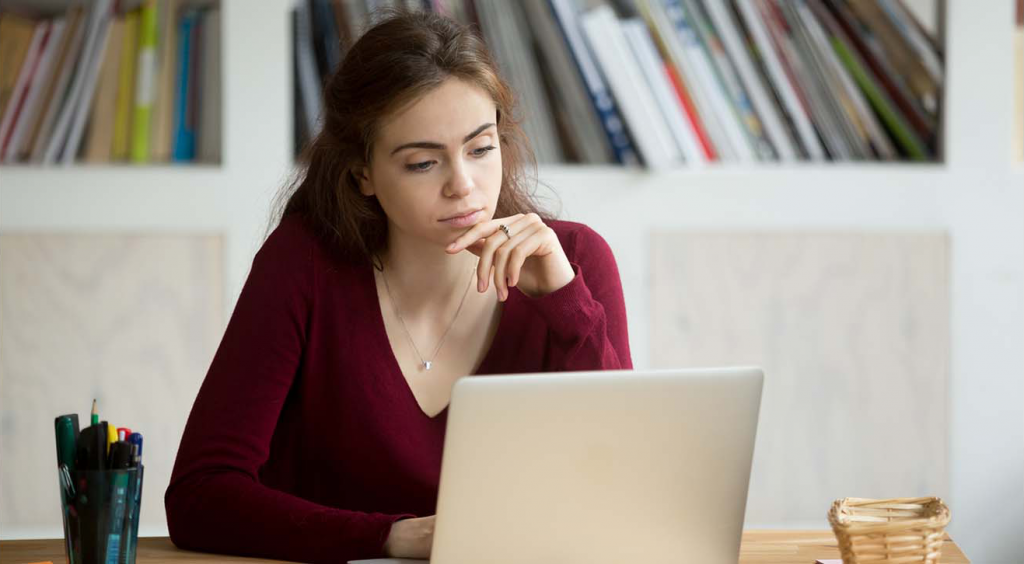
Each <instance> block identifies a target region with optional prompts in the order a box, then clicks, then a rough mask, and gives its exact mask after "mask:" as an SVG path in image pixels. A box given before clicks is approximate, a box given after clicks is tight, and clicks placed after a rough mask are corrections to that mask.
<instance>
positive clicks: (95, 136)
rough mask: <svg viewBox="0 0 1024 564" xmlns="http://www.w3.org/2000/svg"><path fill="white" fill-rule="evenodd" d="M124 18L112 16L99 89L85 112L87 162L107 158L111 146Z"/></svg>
mask: <svg viewBox="0 0 1024 564" xmlns="http://www.w3.org/2000/svg"><path fill="white" fill-rule="evenodd" d="M125 29H126V20H125V18H123V17H118V18H114V20H113V22H111V24H110V36H109V37H108V39H107V49H106V52H105V54H104V56H103V63H102V64H101V65H100V74H99V90H98V91H97V92H96V96H95V98H94V99H93V103H92V110H91V113H90V115H89V132H88V136H87V138H86V140H85V151H84V155H83V160H85V162H90V163H105V162H110V161H111V155H112V152H113V145H114V125H115V119H114V117H115V113H116V111H117V94H118V86H119V84H118V74H119V73H120V70H121V69H120V65H121V52H122V49H124V45H123V41H124V34H125Z"/></svg>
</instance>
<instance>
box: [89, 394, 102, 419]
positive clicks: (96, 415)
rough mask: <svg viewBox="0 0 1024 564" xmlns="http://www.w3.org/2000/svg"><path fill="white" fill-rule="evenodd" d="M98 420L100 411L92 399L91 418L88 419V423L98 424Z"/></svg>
mask: <svg viewBox="0 0 1024 564" xmlns="http://www.w3.org/2000/svg"><path fill="white" fill-rule="evenodd" d="M99 422H100V412H99V410H98V409H96V400H95V399H94V400H92V419H91V420H90V421H89V424H90V425H98V424H99Z"/></svg>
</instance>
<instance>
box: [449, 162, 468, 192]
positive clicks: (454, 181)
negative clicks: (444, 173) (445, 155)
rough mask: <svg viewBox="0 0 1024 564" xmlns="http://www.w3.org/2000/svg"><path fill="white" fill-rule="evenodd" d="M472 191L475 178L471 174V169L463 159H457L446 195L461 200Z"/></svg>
mask: <svg viewBox="0 0 1024 564" xmlns="http://www.w3.org/2000/svg"><path fill="white" fill-rule="evenodd" d="M472 191H473V177H472V176H470V174H469V168H468V167H467V166H466V165H465V163H463V162H462V160H461V159H456V160H455V161H454V164H453V165H452V168H451V174H450V175H449V177H448V182H447V185H446V186H445V195H446V196H449V197H458V198H461V197H463V196H466V195H468V194H469V193H470V192H472Z"/></svg>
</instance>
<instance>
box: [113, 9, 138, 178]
mask: <svg viewBox="0 0 1024 564" xmlns="http://www.w3.org/2000/svg"><path fill="white" fill-rule="evenodd" d="M140 17H141V14H140V12H139V10H131V11H129V12H127V13H126V14H124V16H123V20H124V24H123V25H124V29H123V31H122V33H121V49H120V53H119V55H120V61H119V65H118V73H117V100H116V103H115V106H114V107H115V110H114V136H113V140H112V147H111V155H110V157H111V160H113V161H126V160H128V155H129V148H130V147H131V137H132V105H133V100H134V99H135V84H136V79H135V72H136V69H137V67H138V53H139V50H138V49H139V19H140Z"/></svg>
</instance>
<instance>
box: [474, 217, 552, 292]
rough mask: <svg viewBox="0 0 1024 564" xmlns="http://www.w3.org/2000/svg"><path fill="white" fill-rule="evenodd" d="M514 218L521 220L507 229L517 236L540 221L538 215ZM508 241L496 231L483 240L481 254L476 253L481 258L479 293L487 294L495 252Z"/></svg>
mask: <svg viewBox="0 0 1024 564" xmlns="http://www.w3.org/2000/svg"><path fill="white" fill-rule="evenodd" d="M513 217H519V219H517V220H515V221H514V222H513V223H511V224H509V225H507V227H508V228H509V232H510V233H512V234H513V235H515V233H516V232H517V231H518V230H519V229H520V227H521V226H523V225H527V224H529V223H531V222H533V221H540V218H539V217H537V214H528V215H522V214H518V215H517V216H513ZM508 239H509V237H508V236H507V235H505V232H504V231H499V230H497V229H495V231H494V232H492V233H491V234H490V235H488V236H486V237H485V238H484V239H483V243H482V247H481V249H480V252H479V253H478V254H477V253H474V254H477V256H479V257H480V262H479V264H478V265H477V276H478V278H479V280H478V281H477V290H478V291H479V292H481V293H482V292H486V291H487V288H488V287H489V286H490V281H491V279H492V276H491V273H492V272H493V270H492V268H491V267H492V266H494V251H495V249H497V248H498V247H499V246H501V245H502V244H503V243H504V242H505V241H508Z"/></svg>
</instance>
